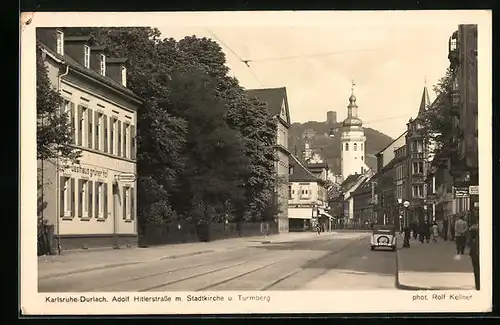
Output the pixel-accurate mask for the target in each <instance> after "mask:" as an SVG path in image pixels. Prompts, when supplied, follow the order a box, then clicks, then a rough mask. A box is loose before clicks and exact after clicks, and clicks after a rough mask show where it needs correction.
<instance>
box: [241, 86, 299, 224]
mask: <svg viewBox="0 0 500 325" xmlns="http://www.w3.org/2000/svg"><path fill="white" fill-rule="evenodd" d="M247 95H248V96H249V97H254V98H257V99H259V100H260V101H262V102H265V103H267V109H268V110H269V111H270V112H271V114H272V115H273V116H274V117H275V119H276V124H277V130H276V145H275V154H276V156H277V161H276V164H275V168H276V174H277V175H278V178H279V185H278V189H277V191H276V193H277V197H278V205H279V210H280V212H279V215H278V217H277V223H278V229H279V232H288V174H289V171H290V162H289V161H290V155H291V153H290V151H289V150H288V129H289V128H290V125H291V120H290V110H289V108H288V99H287V95H286V88H285V87H281V88H266V89H249V90H247Z"/></svg>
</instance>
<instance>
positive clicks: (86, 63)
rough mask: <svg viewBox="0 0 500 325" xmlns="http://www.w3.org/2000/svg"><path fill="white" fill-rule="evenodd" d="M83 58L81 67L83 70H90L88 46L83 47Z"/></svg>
mask: <svg viewBox="0 0 500 325" xmlns="http://www.w3.org/2000/svg"><path fill="white" fill-rule="evenodd" d="M84 51H85V53H84V56H83V65H84V66H85V68H87V69H88V68H90V47H89V46H88V45H85V46H84Z"/></svg>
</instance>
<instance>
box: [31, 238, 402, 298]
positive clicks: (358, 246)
mask: <svg viewBox="0 0 500 325" xmlns="http://www.w3.org/2000/svg"><path fill="white" fill-rule="evenodd" d="M369 235H370V234H369V233H362V232H359V233H357V232H349V233H338V232H337V233H323V234H321V235H317V234H309V233H308V234H297V235H289V236H282V237H278V236H276V237H275V239H272V237H269V239H270V242H269V241H262V240H260V241H256V240H255V239H254V240H253V241H252V240H251V239H246V241H245V240H242V241H241V242H239V243H238V242H237V241H233V242H230V241H229V240H228V241H220V242H217V243H208V244H206V245H205V244H199V243H198V244H186V245H194V246H196V245H198V246H202V248H203V249H202V248H198V249H194V248H191V250H189V249H187V248H185V251H184V253H183V254H181V255H179V256H177V257H176V256H175V255H172V254H166V253H165V248H163V250H162V249H160V248H155V249H157V250H158V253H157V254H156V255H154V254H153V253H144V254H143V255H148V254H149V255H148V256H143V258H142V259H137V258H136V259H135V261H133V259H132V258H130V260H129V262H128V263H129V264H126V263H125V262H123V261H122V262H121V265H117V266H113V263H108V266H107V267H100V268H94V269H89V270H87V271H85V270H83V271H82V269H81V268H80V270H79V271H78V270H77V271H74V272H73V273H70V272H69V271H68V270H67V269H66V272H65V273H64V272H63V270H61V271H60V272H59V273H57V272H55V271H53V272H52V273H51V272H48V271H45V272H40V269H43V263H42V264H40V262H39V291H40V292H85V291H94V292H106V291H176V290H178V291H220V290H335V289H339V290H349V289H353V290H355V289H359V290H372V289H391V288H392V289H394V288H395V275H396V273H397V270H396V254H395V253H394V252H391V251H373V252H372V251H370V248H369ZM175 246H182V245H175ZM194 246H192V247H194ZM186 247H187V246H186ZM176 249H180V248H176ZM139 250H140V249H139ZM144 250H148V249H144ZM161 251H162V253H161V254H160V253H159V252H161ZM111 252H112V251H111ZM145 252H146V251H145ZM179 252H180V251H179ZM189 252H191V253H189ZM90 254H91V253H88V254H87V257H86V258H87V261H88V262H89V264H92V263H90V257H89V256H90ZM95 254H97V253H95ZM108 254H111V253H108ZM129 254H130V253H129ZM76 255H82V256H83V255H85V254H74V256H76ZM47 264H50V263H47ZM53 264H55V262H54V263H53ZM60 264H61V265H63V263H62V262H61V263H60ZM94 264H95V263H94ZM41 266H42V267H41ZM90 267H91V266H89V268H90ZM62 269H64V267H62ZM41 273H42V274H41Z"/></svg>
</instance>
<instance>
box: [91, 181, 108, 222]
mask: <svg viewBox="0 0 500 325" xmlns="http://www.w3.org/2000/svg"><path fill="white" fill-rule="evenodd" d="M94 184H95V204H94V207H95V216H96V218H98V219H103V218H106V217H107V216H108V184H107V183H103V182H95V183H94Z"/></svg>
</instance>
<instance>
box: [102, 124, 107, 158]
mask: <svg viewBox="0 0 500 325" xmlns="http://www.w3.org/2000/svg"><path fill="white" fill-rule="evenodd" d="M102 122H103V124H104V125H103V126H104V128H103V130H104V141H103V144H104V152H106V153H107V152H108V117H107V116H106V115H103V116H102Z"/></svg>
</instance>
